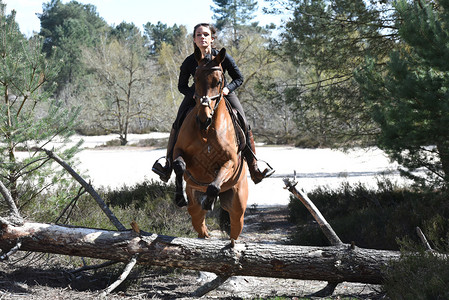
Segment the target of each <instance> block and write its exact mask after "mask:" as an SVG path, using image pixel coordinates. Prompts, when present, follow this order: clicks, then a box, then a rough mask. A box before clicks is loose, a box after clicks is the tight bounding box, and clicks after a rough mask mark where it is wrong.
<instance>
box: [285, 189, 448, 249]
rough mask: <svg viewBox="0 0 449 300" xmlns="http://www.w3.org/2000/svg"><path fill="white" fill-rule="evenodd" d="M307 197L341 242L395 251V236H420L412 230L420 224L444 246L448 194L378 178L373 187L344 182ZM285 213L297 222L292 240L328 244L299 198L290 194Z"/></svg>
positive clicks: (302, 243)
mask: <svg viewBox="0 0 449 300" xmlns="http://www.w3.org/2000/svg"><path fill="white" fill-rule="evenodd" d="M308 196H309V198H310V199H311V200H312V201H313V203H314V204H315V205H316V206H317V207H318V209H319V210H320V211H321V213H322V214H323V216H324V217H325V218H326V220H327V221H328V222H329V224H331V226H332V228H334V230H335V232H336V233H337V235H338V236H339V237H340V238H341V239H342V241H343V242H345V243H350V242H351V241H354V242H355V244H356V245H357V246H359V247H364V248H374V249H393V250H397V249H399V246H398V244H397V239H398V238H404V237H409V238H410V239H412V240H415V241H417V240H418V237H417V235H416V231H415V228H416V227H417V226H419V227H420V228H422V230H423V231H424V232H425V233H426V234H428V235H429V238H432V240H434V241H435V244H438V245H439V246H441V247H442V248H441V249H446V247H447V244H445V243H447V241H448V240H447V233H446V232H445V231H444V230H445V229H446V228H447V226H448V223H447V221H446V220H447V219H448V218H449V206H448V205H447V192H435V191H427V192H424V191H421V192H418V191H412V190H405V189H402V188H399V187H395V186H394V185H392V184H391V183H390V182H388V181H387V182H379V184H378V189H377V190H370V189H368V188H366V187H365V186H363V185H362V184H359V185H356V186H350V185H349V184H343V185H342V186H341V187H340V188H338V189H335V190H331V189H329V188H324V187H321V188H318V189H316V190H314V191H312V192H311V193H309V194H308ZM289 211H290V221H291V222H294V223H296V224H298V229H297V231H296V233H295V234H294V236H293V242H294V243H297V244H300V245H328V241H327V240H326V238H325V236H324V234H323V233H322V232H321V230H320V229H319V227H318V226H317V225H316V224H314V223H312V221H313V218H312V216H311V215H310V213H309V212H308V211H307V209H306V208H305V207H304V205H303V204H302V203H301V202H300V201H299V200H298V199H296V198H293V197H292V199H291V200H290V203H289Z"/></svg>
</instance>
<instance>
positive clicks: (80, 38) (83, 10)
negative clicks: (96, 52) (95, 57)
mask: <svg viewBox="0 0 449 300" xmlns="http://www.w3.org/2000/svg"><path fill="white" fill-rule="evenodd" d="M39 19H40V21H41V31H40V35H41V36H43V37H44V44H43V48H42V49H43V51H44V52H45V53H46V54H47V56H51V55H54V59H55V60H56V61H58V62H61V61H63V62H64V63H63V64H61V72H60V74H59V76H58V78H57V82H58V92H61V91H62V89H63V88H64V87H65V85H66V84H67V83H71V82H75V81H76V80H77V79H79V77H81V76H83V75H85V73H84V72H85V66H84V65H83V64H82V63H81V54H82V51H81V50H82V49H83V48H86V47H87V48H90V47H93V46H94V45H96V41H97V40H98V38H99V36H101V35H100V33H102V32H104V31H105V30H106V29H107V28H108V27H107V24H106V22H105V21H104V20H103V19H102V18H100V17H99V16H98V13H97V12H96V8H95V6H93V5H91V4H81V3H79V2H77V1H70V2H68V3H66V4H63V3H62V1H61V0H51V1H50V2H49V3H44V5H43V12H42V14H40V15H39Z"/></svg>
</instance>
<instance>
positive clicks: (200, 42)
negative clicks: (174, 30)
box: [193, 26, 214, 50]
mask: <svg viewBox="0 0 449 300" xmlns="http://www.w3.org/2000/svg"><path fill="white" fill-rule="evenodd" d="M213 40H214V38H213V37H212V34H211V31H210V29H209V28H208V27H204V26H200V27H198V28H197V29H196V31H195V37H194V38H193V42H194V43H195V44H196V45H197V46H198V48H200V49H203V50H204V49H206V48H208V47H211V46H212V42H213Z"/></svg>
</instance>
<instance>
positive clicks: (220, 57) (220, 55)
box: [214, 48, 226, 64]
mask: <svg viewBox="0 0 449 300" xmlns="http://www.w3.org/2000/svg"><path fill="white" fill-rule="evenodd" d="M225 57H226V49H225V48H221V50H220V52H218V54H217V56H215V58H214V60H215V61H216V62H217V63H218V64H221V63H222V62H223V61H224V59H225Z"/></svg>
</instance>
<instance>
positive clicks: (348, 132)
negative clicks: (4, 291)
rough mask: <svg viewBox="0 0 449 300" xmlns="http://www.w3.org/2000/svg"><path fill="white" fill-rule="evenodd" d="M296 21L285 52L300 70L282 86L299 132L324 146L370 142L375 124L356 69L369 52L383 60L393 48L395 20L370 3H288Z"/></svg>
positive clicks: (286, 38)
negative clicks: (358, 82)
mask: <svg viewBox="0 0 449 300" xmlns="http://www.w3.org/2000/svg"><path fill="white" fill-rule="evenodd" d="M288 3H289V4H290V6H291V7H292V9H293V15H292V18H291V19H290V20H289V21H288V22H287V23H286V25H285V29H286V30H285V32H283V33H282V34H281V35H282V38H283V40H282V44H281V45H280V49H281V50H282V51H283V52H284V53H285V57H286V59H288V60H289V61H290V62H291V63H293V65H294V66H295V68H296V70H295V69H292V70H291V71H290V74H291V75H292V76H291V77H290V79H289V80H288V81H287V83H286V84H283V85H279V87H278V88H279V89H280V90H281V91H283V93H284V97H286V99H287V101H288V102H289V103H291V105H292V107H293V111H294V113H295V115H296V116H297V118H296V119H295V121H296V124H297V126H298V127H299V131H300V132H301V131H304V132H309V133H310V134H311V135H312V136H314V137H316V139H317V140H318V141H319V142H320V145H321V146H332V145H342V144H346V145H348V146H352V145H354V144H356V143H359V144H360V143H365V144H366V143H370V142H371V141H372V139H373V135H374V134H375V133H376V127H375V124H374V123H373V122H372V120H371V117H370V116H369V114H367V112H366V106H365V104H364V103H363V102H362V101H360V91H359V87H358V85H357V83H356V82H355V81H354V80H353V74H352V73H353V70H354V69H355V68H357V67H358V66H359V65H360V64H361V63H363V61H364V57H365V56H366V55H367V54H371V55H373V56H375V57H384V56H385V55H386V54H387V53H388V51H389V50H390V49H391V48H392V47H393V46H394V43H393V40H392V37H393V38H394V36H395V35H394V32H392V30H391V25H390V24H389V23H391V21H389V20H390V19H391V18H390V17H385V16H384V14H385V13H384V12H382V10H383V9H387V8H384V7H383V6H381V5H370V4H369V3H368V2H367V1H362V0H359V1H353V0H350V1H345V0H343V1H294V0H292V1H288Z"/></svg>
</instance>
